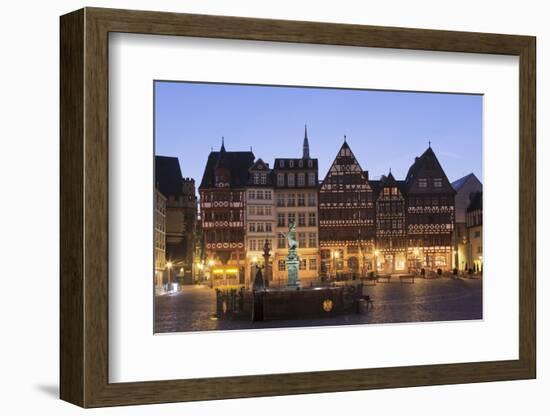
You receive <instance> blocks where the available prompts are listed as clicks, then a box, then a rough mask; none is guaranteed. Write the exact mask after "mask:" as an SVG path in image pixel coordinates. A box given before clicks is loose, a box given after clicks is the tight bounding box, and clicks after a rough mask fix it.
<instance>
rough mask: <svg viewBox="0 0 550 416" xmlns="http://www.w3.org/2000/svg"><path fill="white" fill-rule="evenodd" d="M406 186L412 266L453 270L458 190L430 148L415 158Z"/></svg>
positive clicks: (410, 261)
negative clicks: (455, 199)
mask: <svg viewBox="0 0 550 416" xmlns="http://www.w3.org/2000/svg"><path fill="white" fill-rule="evenodd" d="M404 186H405V189H406V193H407V196H406V201H407V204H406V209H407V212H406V214H407V240H408V259H409V267H410V268H415V269H418V268H427V269H431V270H437V269H442V270H451V268H452V254H453V253H452V252H453V230H454V225H455V212H454V197H455V194H456V191H455V190H454V189H453V187H452V185H451V183H450V182H449V180H448V178H447V175H446V174H445V172H444V171H443V168H442V167H441V165H440V163H439V161H438V159H437V157H436V155H435V153H434V151H433V150H432V148H431V146H430V147H428V149H427V150H426V151H425V152H424V153H423V154H422V155H421V156H419V157H417V158H416V159H415V162H414V163H413V164H412V166H411V167H410V168H409V171H408V173H407V176H406V178H405V184H404Z"/></svg>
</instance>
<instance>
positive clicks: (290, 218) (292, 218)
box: [288, 212, 296, 224]
mask: <svg viewBox="0 0 550 416" xmlns="http://www.w3.org/2000/svg"><path fill="white" fill-rule="evenodd" d="M288 223H289V224H290V223H294V224H296V214H295V213H294V212H289V213H288Z"/></svg>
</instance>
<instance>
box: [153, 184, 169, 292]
mask: <svg viewBox="0 0 550 416" xmlns="http://www.w3.org/2000/svg"><path fill="white" fill-rule="evenodd" d="M154 198H155V199H154V201H155V207H154V209H155V277H154V285H155V293H156V294H161V293H163V292H164V287H165V286H164V285H165V283H167V282H166V279H167V277H168V276H167V272H166V197H165V196H164V195H163V194H161V193H160V191H159V190H158V189H157V188H155V197H154Z"/></svg>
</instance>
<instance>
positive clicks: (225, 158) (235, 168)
mask: <svg viewBox="0 0 550 416" xmlns="http://www.w3.org/2000/svg"><path fill="white" fill-rule="evenodd" d="M220 158H221V164H222V165H223V167H224V168H227V169H229V171H230V173H231V179H230V180H231V181H230V186H231V187H236V188H238V187H241V186H245V185H246V183H247V182H248V169H249V168H250V166H252V164H253V163H254V153H252V152H250V151H248V152H228V151H225V148H224V149H222V152H210V154H209V155H208V160H207V162H206V167H205V168H204V173H203V175H202V180H201V184H200V186H199V189H200V188H211V187H214V179H215V170H216V166H219V164H220Z"/></svg>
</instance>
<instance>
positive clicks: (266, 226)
mask: <svg viewBox="0 0 550 416" xmlns="http://www.w3.org/2000/svg"><path fill="white" fill-rule="evenodd" d="M265 232H266V233H270V232H271V223H270V222H266V223H265Z"/></svg>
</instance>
